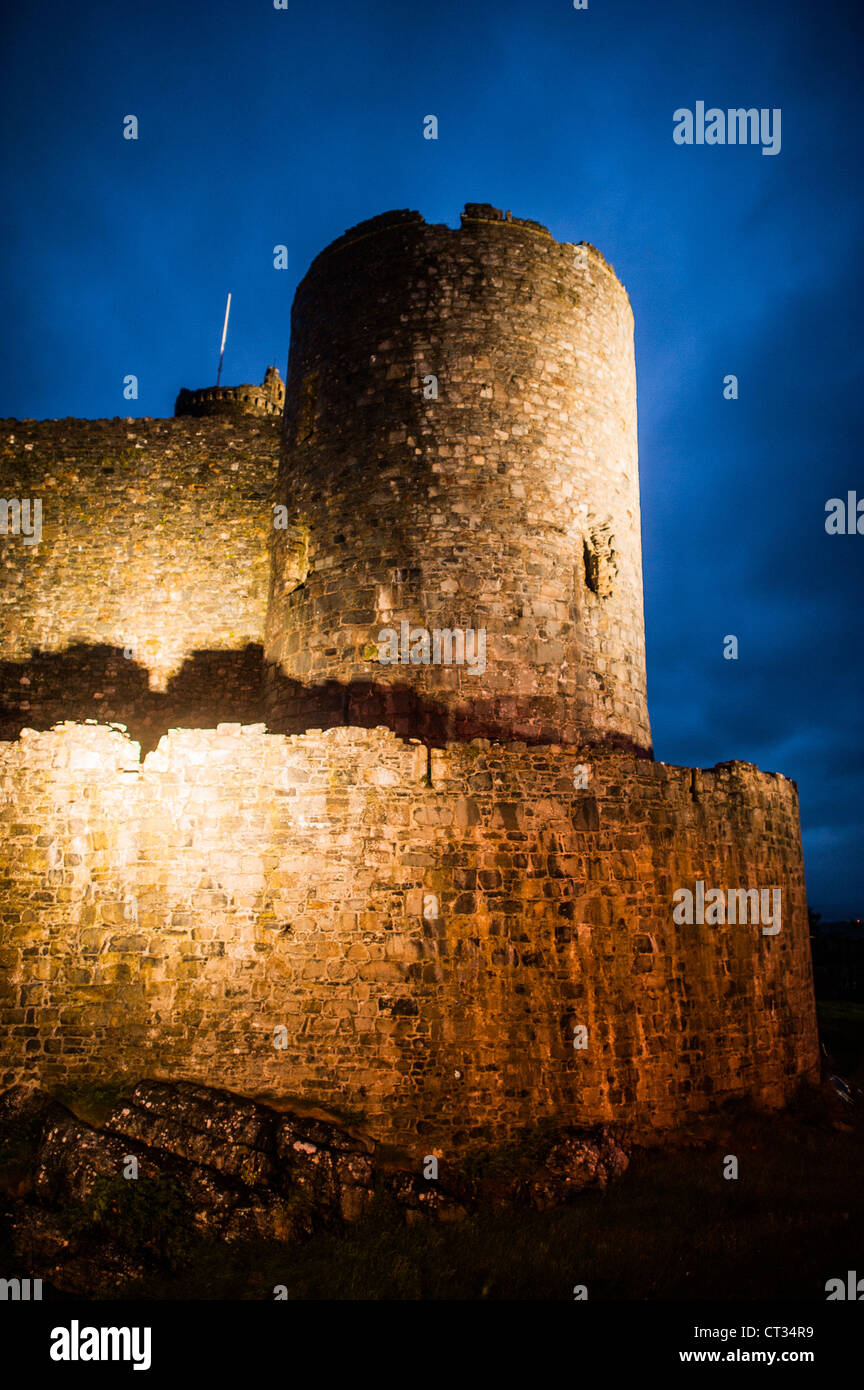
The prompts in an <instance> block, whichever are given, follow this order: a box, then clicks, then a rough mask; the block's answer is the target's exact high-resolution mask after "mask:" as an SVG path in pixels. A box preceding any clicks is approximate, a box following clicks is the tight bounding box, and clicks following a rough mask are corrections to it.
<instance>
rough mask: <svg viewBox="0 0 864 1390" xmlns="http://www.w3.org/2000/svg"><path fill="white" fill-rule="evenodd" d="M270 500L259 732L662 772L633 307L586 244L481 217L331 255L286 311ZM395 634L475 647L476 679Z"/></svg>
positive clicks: (371, 229) (375, 232)
mask: <svg viewBox="0 0 864 1390" xmlns="http://www.w3.org/2000/svg"><path fill="white" fill-rule="evenodd" d="M279 500H280V503H282V504H283V505H284V507H285V508H286V509H287V512H286V513H285V515H284V516H283V523H284V524H283V528H282V529H279V530H275V531H274V553H273V577H272V590H271V600H270V611H269V615H268V633H267V643H266V655H267V658H268V660H269V662H270V663H272V665H273V667H274V668H275V672H274V680H273V684H272V688H271V692H270V715H271V727H280V728H286V729H290V728H302V727H307V726H309V725H312V724H316V725H322V724H323V725H325V726H326V725H331V724H336V723H344V724H351V723H355V724H358V723H359V724H364V725H367V726H369V725H370V724H376V723H382V724H389V725H390V727H392V728H394V729H396V730H397V731H400V732H404V733H410V734H415V735H416V734H427V735H432V736H435V737H439V738H441V737H444V738H455V739H458V738H466V737H467V738H470V737H473V736H475V735H478V734H484V735H488V736H491V737H497V738H517V739H525V740H527V741H530V742H543V741H547V742H548V741H551V742H563V743H573V744H576V743H583V742H596V743H606V744H612V745H616V746H620V747H622V748H626V749H630V750H631V751H634V752H637V753H640V754H643V755H646V754H647V755H649V756H650V748H651V737H650V729H649V722H648V712H647V705H646V692H645V642H644V629H643V607H642V560H641V541H640V530H639V526H640V516H639V481H638V463H637V442H636V376H635V364H634V351H633V315H632V311H631V309H630V304H629V301H628V298H627V294H626V292H625V290H624V289H623V287H622V286H621V284H620V283H619V281H618V280H617V278H616V276H615V275H614V273H613V271H612V270H611V268H610V267H609V266H608V265H607V264H606V262H605V261H604V260H603V258H602V256H601V255H600V254H599V253H598V252H597V251H595V250H594V248H593V247H590V246H581V247H575V246H572V245H566V244H561V243H559V242H556V241H555V240H554V239H553V238H552V236H551V235H550V234H549V232H548V231H546V229H545V228H543V227H541V226H539V224H537V223H535V222H530V221H526V220H523V219H518V218H511V217H510V215H509V214H507V216H506V217H504V216H503V215H502V214H501V213H500V212H499V211H498V210H497V209H495V208H492V207H489V206H487V205H485V204H468V205H467V207H466V210H465V212H464V213H463V215H462V225H461V227H460V228H459V229H456V230H454V229H451V228H449V227H447V226H427V225H426V223H425V222H424V220H423V218H422V217H421V216H420V215H419V214H418V213H416V212H393V213H387V214H384V215H383V216H381V217H376V218H373V219H372V220H371V221H369V222H364V223H361V224H360V225H359V226H357V227H355V228H353V229H352V230H351V231H349V232H347V233H346V234H345V235H344V236H342V237H340V238H339V239H338V240H337V241H335V242H333V243H332V245H331V246H329V247H327V248H326V249H325V250H324V251H323V252H322V253H321V254H320V255H319V256H318V257H317V258H316V259H315V261H314V262H313V264H312V266H311V268H310V269H309V271H308V273H307V275H306V277H305V279H304V280H303V282H302V283H301V285H300V286H299V288H298V290H297V294H296V297H295V301H294V307H293V312H292V334H291V353H290V359H289V366H288V379H287V383H286V407H285V420H284V439H283V452H282V461H281V470H280V483H279ZM277 525H278V522H277ZM403 624H408V625H409V626H408V633H409V634H410V635H412V636H413V635H414V634H416V633H418V632H419V630H420V629H423V630H425V631H426V632H428V633H429V634H430V637H431V635H432V634H434V632H435V631H436V630H438V631H440V632H445V633H446V632H453V631H454V630H455V631H456V632H466V633H469V634H471V633H473V634H478V636H476V637H474V638H473V645H472V639H471V638H470V637H469V638H468V655H469V658H470V655H471V653H472V652H473V656H474V661H473V665H472V664H469V660H465V661H463V662H462V664H459V663H458V656H459V639H458V637H457V638H456V639H455V645H454V657H456V658H457V660H454V661H453V662H452V663H451V664H446V655H447V641H446V639H445V641H444V644H443V647H442V648H441V655H442V656H443V657H444V658H445V660H444V661H442V663H441V664H435V663H434V660H433V659H431V658H432V657H433V656H434V649H433V650H432V652H431V653H430V659H428V660H427V659H424V651H423V646H422V642H421V643H419V644H418V645H415V652H416V655H417V657H418V658H419V659H418V660H417V663H416V664H414V663H413V662H412V661H411V660H410V659H409V657H408V649H407V648H406V646H405V645H404V642H402V640H401V639H402V633H403V627H402V625H403ZM382 631H384V632H391V633H393V634H399V637H400V644H401V652H402V654H401V655H400V659H399V660H398V662H397V663H396V664H382V662H381V660H380V656H381V654H382V652H383V651H385V650H386V649H385V646H384V644H383V643H382V642H381V640H380V634H381V633H382ZM481 631H482V632H484V633H485V660H481V659H480V652H482V644H481V640H480V638H479V634H480V632H481ZM388 640H389V639H388ZM391 651H392V647H391Z"/></svg>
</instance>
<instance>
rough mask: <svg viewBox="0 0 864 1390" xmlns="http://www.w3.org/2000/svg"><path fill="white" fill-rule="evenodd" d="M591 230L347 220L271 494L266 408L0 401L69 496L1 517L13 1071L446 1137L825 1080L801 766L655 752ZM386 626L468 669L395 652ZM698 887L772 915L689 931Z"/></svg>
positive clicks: (291, 1155) (251, 1152)
mask: <svg viewBox="0 0 864 1390" xmlns="http://www.w3.org/2000/svg"><path fill="white" fill-rule="evenodd" d="M583 251H584V254H582V252H583ZM575 252H576V248H574V247H572V246H565V245H561V244H559V243H557V242H555V241H554V239H553V238H552V237H551V236H550V235H549V233H548V232H547V231H545V229H544V228H542V227H539V226H538V225H537V224H535V223H532V222H530V221H527V220H525V219H518V218H516V219H510V218H503V217H502V216H501V215H500V214H499V213H498V212H496V210H495V209H494V208H491V207H488V206H486V205H481V204H471V205H469V206H468V207H467V208H466V212H465V215H464V218H463V226H462V227H461V228H460V229H459V230H458V231H454V230H451V229H449V228H447V227H442V226H427V225H426V224H425V223H424V222H423V219H422V218H421V217H420V216H419V214H416V213H410V212H405V213H398V214H386V215H385V216H383V217H381V218H377V219H373V220H372V221H371V222H369V223H365V224H362V225H361V226H360V227H357V228H353V229H351V231H349V232H347V233H346V234H345V236H344V237H342V238H340V239H339V240H338V241H337V242H335V243H333V245H332V246H330V247H328V248H327V249H326V250H325V251H324V252H323V253H322V254H321V256H319V257H318V258H317V260H316V261H315V263H314V264H313V266H312V267H311V269H310V271H309V274H308V275H307V276H306V278H305V280H304V282H303V284H302V285H301V287H300V289H299V290H298V295H297V301H296V305H295V331H294V336H293V341H292V349H291V361H290V371H289V379H288V382H287V386H286V392H287V394H286V412H285V430H284V448H283V458H282V463H281V472H280V476H279V480H278V486H276V489H275V491H274V483H275V472H276V466H275V456H276V451H277V448H278V441H279V425H278V423H277V421H276V420H275V418H274V419H255V418H253V417H238V418H236V419H234V418H232V419H219V418H212V419H202V420H190V419H175V420H171V421H158V420H155V421H154V420H137V421H127V420H113V421H74V420H72V421H70V420H65V421H43V422H33V421H25V422H15V421H6V422H2V423H0V465H2V469H3V478H4V483H3V491H4V492H5V493H6V494H7V496H13V497H14V496H15V495H16V494H17V495H18V496H20V497H30V498H42V499H43V501H44V515H43V535H42V540H41V542H40V543H39V544H37V545H33V546H28V545H26V544H25V543H24V541H23V540H22V538H21V537H20V536H15V535H6V536H2V537H0V565H2V567H3V573H4V576H5V578H4V583H3V585H2V586H0V738H3V736H4V735H8V740H7V741H4V742H0V1084H2V1085H11V1084H13V1083H16V1082H39V1083H42V1084H46V1085H58V1084H63V1085H66V1084H68V1083H70V1082H85V1081H115V1080H122V1081H123V1082H124V1083H128V1082H130V1081H131V1082H134V1081H137V1080H139V1079H141V1078H142V1077H145V1076H158V1077H160V1078H162V1079H163V1080H164V1081H176V1080H184V1081H187V1082H190V1083H198V1084H209V1083H215V1084H216V1085H218V1086H219V1087H224V1088H226V1089H229V1090H231V1091H234V1092H239V1093H241V1094H246V1095H250V1096H254V1097H256V1098H257V1099H260V1100H267V1099H270V1100H273V1101H275V1102H277V1103H278V1104H280V1105H283V1106H293V1107H297V1108H301V1109H302V1108H308V1109H310V1110H311V1109H316V1110H318V1111H321V1112H325V1113H330V1114H349V1115H352V1116H354V1117H356V1119H357V1124H358V1127H359V1128H362V1129H364V1130H365V1131H367V1132H368V1134H369V1135H371V1136H372V1137H373V1138H374V1139H376V1140H387V1141H388V1142H390V1143H393V1144H395V1145H397V1146H401V1147H402V1148H403V1149H406V1150H410V1151H411V1153H412V1154H413V1155H415V1156H422V1155H424V1154H426V1153H427V1152H428V1151H429V1150H430V1149H432V1148H434V1150H435V1152H436V1153H437V1152H439V1151H440V1153H441V1154H442V1155H446V1156H448V1157H451V1158H452V1157H458V1156H459V1155H460V1154H461V1153H462V1152H463V1151H465V1150H469V1149H478V1148H480V1149H482V1148H483V1147H484V1146H488V1145H492V1144H500V1143H505V1142H506V1141H508V1140H510V1139H513V1138H515V1137H517V1136H518V1135H519V1134H520V1133H522V1132H523V1130H524V1129H525V1128H526V1127H527V1126H530V1125H532V1124H535V1123H537V1122H538V1121H544V1120H551V1121H554V1122H555V1123H557V1124H560V1125H578V1126H582V1127H588V1126H593V1125H595V1124H598V1123H615V1124H626V1125H629V1126H633V1127H637V1128H639V1127H641V1128H643V1129H654V1128H662V1127H668V1126H673V1125H675V1124H676V1123H677V1122H678V1121H680V1120H681V1118H682V1117H686V1116H689V1115H692V1114H694V1113H697V1112H699V1111H702V1110H705V1109H708V1108H711V1107H714V1106H716V1105H718V1104H719V1103H722V1102H723V1101H724V1100H725V1099H727V1098H731V1097H749V1098H752V1099H754V1100H756V1101H759V1102H764V1103H768V1104H775V1105H776V1104H782V1103H783V1102H784V1101H785V1100H787V1099H788V1098H789V1097H790V1096H791V1095H792V1093H793V1092H794V1090H795V1089H796V1087H797V1086H798V1084H799V1083H800V1082H801V1081H808V1080H814V1079H815V1077H816V1075H817V1074H818V1057H817V1051H816V1030H815V1011H814V1004H813V991H812V971H811V965H810V954H809V940H808V924H807V915H806V901H805V890H804V875H803V863H802V856H801V837H800V826H799V818H798V803H797V794H796V790H795V787H794V784H792V783H790V782H789V781H787V780H786V779H785V778H783V777H780V776H776V775H772V774H767V773H762V772H760V771H759V770H758V769H756V768H754V767H751V766H749V765H746V764H743V763H722V764H719V765H718V766H717V767H716V768H714V769H710V770H705V771H702V770H699V769H688V768H677V767H666V766H664V765H663V764H658V763H654V762H652V761H651V759H650V756H649V753H650V733H649V728H648V716H647V708H646V704H645V670H644V641H643V632H642V595H641V554H640V540H639V499H638V477H637V466H636V430H635V376H634V371H633V341H632V315H631V313H630V309H629V304H628V302H627V297H626V294H625V292H624V290H623V289H622V287H621V285H620V284H619V283H618V281H617V279H616V278H615V276H614V274H613V272H612V271H611V269H610V268H609V267H608V266H607V265H606V263H605V261H604V260H603V258H602V257H601V256H600V255H599V253H597V252H596V251H595V250H594V249H593V248H591V247H587V248H581V249H580V254H579V256H576V255H575ZM431 376H435V377H436V378H437V383H438V388H439V389H438V394H437V396H436V397H435V398H434V399H433V398H431V397H429V396H428V395H426V394H424V390H423V386H424V383H425V382H426V380H427V377H431ZM271 384H272V382H271ZM277 498H278V499H280V500H281V504H282V505H284V506H285V507H287V508H288V512H289V523H290V524H289V527H288V529H287V530H274V526H273V521H274V514H273V503H274V502H275V501H276V500H277ZM271 543H272V551H273V555H272V567H271V564H270V555H269V547H270V546H271ZM268 584H269V589H268ZM268 595H269V597H268ZM265 613H266V623H265ZM403 620H404V621H408V622H409V623H410V624H417V625H419V626H423V627H425V628H427V629H437V628H442V629H444V630H452V629H453V628H454V627H458V628H462V629H464V628H473V629H478V628H480V627H482V628H483V629H485V630H487V633H488V637H489V648H488V651H487V659H486V666H485V670H483V671H482V672H481V671H479V669H478V671H477V672H476V673H473V674H472V673H471V672H470V671H469V670H467V669H466V668H465V667H464V666H462V667H443V666H438V667H431V666H424V665H417V666H414V665H407V666H402V667H399V668H396V667H382V666H380V664H377V663H376V664H375V668H374V670H372V669H371V668H370V666H369V659H368V656H367V655H366V648H367V646H368V643H369V639H370V637H372V638H373V640H374V638H375V637H376V635H377V632H378V630H379V629H380V627H382V626H391V627H398V626H399V623H400V622H401V621H403ZM264 645H266V649H267V657H268V660H269V662H270V663H271V665H270V667H269V669H268V670H267V672H266V692H265V689H264V685H265V681H264V675H265V673H264V671H263V668H262V647H263V646H264ZM33 648H36V651H35V652H34V651H33V650H32V649H33ZM148 678H149V680H150V681H151V682H152V684H153V685H154V686H156V687H157V688H156V689H151V688H148ZM265 694H266V700H265ZM265 708H266V709H267V711H268V715H269V719H270V724H269V727H270V729H271V730H274V732H271V733H267V732H266V727H265V724H264V723H263V711H264V709H265ZM121 713H122V714H128V718H126V719H124V718H119V723H120V724H121V725H122V724H124V723H127V724H129V723H132V722H134V724H135V727H136V729H138V728H139V726H140V739H141V742H142V743H143V745H144V747H145V748H146V749H151V750H152V751H150V752H149V753H148V755H147V757H146V758H145V759H144V761H143V762H142V761H141V760H140V757H139V750H138V746H137V744H135V743H131V742H130V740H129V739H127V738H126V737H124V735H123V732H122V729H119V728H116V727H114V728H109V727H106V723H108V722H110V721H112V720H117V719H118V716H119V715H121ZM319 714H320V721H319ZM30 715H32V720H33V724H34V726H36V727H37V728H38V729H39V730H40V732H34V730H33V728H31V727H30V724H29V719H28V716H30ZM69 715H73V716H74V717H75V720H81V719H90V720H92V721H93V722H91V723H88V724H81V723H80V722H72V721H69V720H68V719H67V717H68V716H69ZM63 719H66V720H67V722H65V723H63V724H62V725H60V727H57V728H55V729H53V730H51V729H50V727H49V726H50V725H51V724H52V723H54V722H55V721H58V722H59V721H60V720H63ZM96 720H99V721H101V723H99V724H97V723H96ZM376 721H378V722H380V724H381V725H382V726H385V725H386V726H387V727H374V726H375V724H376ZM312 722H314V725H315V727H309V726H310V723H312ZM319 723H320V727H319ZM355 724H356V725H360V726H362V727H354V725H355ZM174 725H179V726H182V727H174ZM213 726H215V727H213ZM332 726H338V727H332ZM370 726H372V727H370ZM166 727H168V729H169V732H168V733H166V734H165V735H164V737H162V738H161V740H160V741H159V742H158V746H156V747H154V745H155V744H156V741H157V737H158V734H159V732H161V731H162V730H163V729H164V728H166ZM293 729H303V730H305V732H304V733H302V734H298V735H293V734H292V735H291V736H286V734H285V731H286V730H293ZM325 729H326V731H324V732H322V730H325ZM393 730H396V731H398V732H399V733H400V734H403V735H406V736H407V738H408V739H409V740H411V741H405V740H404V739H403V738H402V737H397V736H395V735H394V732H392V731H393ZM19 732H20V739H18V741H17V742H14V743H13V742H12V741H11V740H12V739H13V738H18V735H19ZM474 733H476V734H484V735H485V734H494V735H495V737H496V738H500V740H501V741H500V742H494V743H493V742H491V741H490V738H489V737H483V738H479V739H478V740H477V741H476V742H474V743H470V744H469V743H466V742H464V741H462V742H455V741H450V742H447V741H446V740H447V737H448V736H450V735H453V734H456V735H458V737H459V738H460V739H462V740H464V739H465V738H466V737H469V736H471V735H472V734H474ZM421 737H422V738H425V739H426V740H427V742H428V743H429V745H430V746H428V747H424V746H423V744H422V743H421V742H420V739H421ZM514 740H516V741H514ZM442 743H443V744H444V746H439V745H441V744H442ZM577 769H581V776H582V780H581V782H580V781H577V782H576V783H575V784H574V773H575V772H576V771H577ZM697 880H702V881H703V882H704V883H705V885H706V887H708V888H711V887H716V888H720V889H721V890H727V891H728V890H730V889H733V888H734V889H739V888H740V889H757V891H758V889H766V890H775V889H777V890H780V893H781V896H782V929H781V931H780V932H779V934H777V935H772V936H770V937H768V936H765V935H763V934H761V933H760V930H759V927H758V925H750V926H728V925H725V924H724V925H722V926H711V925H699V924H696V925H693V926H679V925H677V924H675V922H674V921H673V916H672V908H673V894H674V893H675V890H676V889H678V888H682V887H683V888H689V889H691V890H692V888H693V886H694V884H695V882H696V881H697ZM581 1030H586V1033H585V1036H586V1039H587V1046H585V1047H584V1048H576V1047H574V1040H575V1039H576V1038H577V1035H578V1034H579V1033H580V1032H581ZM187 1101H188V1104H187V1105H186V1106H184V1118H183V1122H182V1124H175V1123H174V1121H175V1120H176V1118H177V1117H176V1116H171V1115H170V1114H168V1113H167V1112H166V1113H162V1112H160V1104H162V1102H159V1103H158V1104H157V1093H156V1091H155V1090H151V1091H150V1093H149V1099H147V1100H146V1103H144V1099H143V1097H142V1104H141V1105H140V1106H135V1105H133V1107H132V1110H130V1113H129V1115H128V1116H127V1117H126V1118H125V1119H124V1120H123V1123H128V1124H129V1125H130V1127H133V1128H134V1127H135V1126H138V1130H137V1131H136V1132H137V1133H139V1134H140V1136H141V1138H142V1139H143V1138H144V1137H145V1136H149V1140H148V1142H150V1141H152V1142H154V1143H156V1142H158V1143H165V1144H168V1145H170V1144H172V1143H173V1144H175V1145H178V1146H180V1147H179V1149H178V1158H179V1157H180V1156H182V1155H183V1154H187V1155H188V1161H190V1162H192V1161H194V1160H195V1156H196V1154H200V1153H201V1152H205V1151H206V1152H210V1154H211V1156H212V1157H213V1160H214V1164H215V1163H216V1157H215V1156H216V1154H217V1152H218V1155H219V1160H218V1164H217V1167H219V1172H220V1173H221V1176H222V1178H223V1180H224V1181H233V1180H235V1179H238V1180H239V1179H240V1178H242V1177H244V1176H247V1177H249V1178H251V1180H252V1181H253V1182H258V1181H263V1180H265V1179H266V1180H267V1181H272V1176H273V1175H272V1170H271V1167H269V1166H268V1165H272V1164H274V1163H275V1164H282V1163H287V1162H288V1160H289V1159H290V1161H291V1163H292V1164H293V1168H292V1171H293V1173H294V1175H295V1179H296V1186H297V1190H298V1191H299V1190H301V1189H303V1188H304V1187H305V1189H306V1190H307V1191H308V1192H309V1193H310V1194H315V1197H316V1200H318V1201H322V1200H324V1199H325V1198H326V1200H327V1201H328V1202H329V1203H331V1205H339V1206H341V1207H343V1208H344V1209H346V1210H351V1211H355V1210H357V1209H359V1208H360V1207H362V1205H363V1201H364V1200H365V1198H363V1196H362V1194H363V1193H364V1192H366V1191H367V1188H366V1186H365V1182H366V1177H367V1176H368V1174H367V1173H366V1170H365V1169H364V1162H363V1160H364V1152H365V1151H364V1149H363V1147H362V1145H360V1147H356V1146H353V1147H352V1145H356V1144H357V1143H359V1141H357V1140H353V1139H352V1140H350V1141H347V1144H346V1146H344V1147H340V1146H339V1142H337V1137H336V1136H335V1135H330V1137H329V1139H327V1138H321V1139H320V1142H319V1138H318V1137H316V1136H317V1135H318V1131H311V1130H309V1129H307V1128H304V1127H303V1126H302V1125H301V1126H300V1127H299V1128H291V1126H293V1125H294V1123H295V1122H294V1121H291V1122H290V1125H288V1127H287V1128H286V1127H285V1125H283V1126H282V1128H280V1129H279V1130H278V1134H277V1137H276V1139H275V1140H274V1143H273V1144H269V1141H268V1143H264V1141H263V1139H261V1137H260V1136H258V1135H257V1134H256V1133H255V1132H253V1131H254V1125H255V1124H256V1123H257V1119H256V1118H255V1116H254V1114H253V1113H252V1112H243V1113H241V1112H239V1111H238V1112H237V1113H234V1112H232V1113H231V1115H230V1116H229V1117H228V1119H225V1117H224V1116H222V1113H221V1111H220V1109H219V1106H220V1104H221V1102H217V1101H216V1100H215V1099H214V1101H213V1107H214V1109H213V1113H212V1115H207V1114H205V1112H206V1111H207V1108H208V1104H209V1102H208V1100H206V1099H201V1098H200V1097H199V1098H198V1099H197V1100H196V1099H195V1097H194V1096H193V1095H192V1094H191V1093H190V1094H189V1096H188V1097H187ZM163 1102H164V1097H163ZM163 1109H164V1106H163ZM133 1112H134V1114H133ZM244 1113H245V1114H246V1118H245V1119H244V1117H243V1115H244ZM250 1116H251V1118H250ZM247 1119H248V1120H249V1123H250V1124H251V1125H252V1126H253V1130H252V1131H249V1130H247V1129H246V1128H245V1125H246V1120H247ZM208 1120H209V1121H210V1124H209V1126H208V1123H207V1121H208ZM169 1121H170V1123H169ZM266 1123H268V1124H269V1123H271V1121H267V1122H266ZM286 1124H287V1122H286ZM208 1132H212V1133H213V1135H214V1136H215V1139H214V1145H213V1147H212V1148H210V1149H208V1148H207V1144H206V1142H205V1141H206V1137H207V1134H208ZM321 1133H322V1134H323V1133H324V1132H323V1131H321ZM215 1140H218V1144H217V1143H215ZM340 1142H341V1141H340ZM268 1145H269V1146H268ZM304 1146H305V1147H304ZM96 1162H97V1156H96V1153H95V1151H94V1154H93V1163H94V1164H95V1163H96ZM219 1165H221V1166H219ZM209 1171H213V1172H216V1167H213V1168H211V1169H210V1170H209ZM79 1176H80V1175H79ZM70 1180H71V1179H70Z"/></svg>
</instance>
